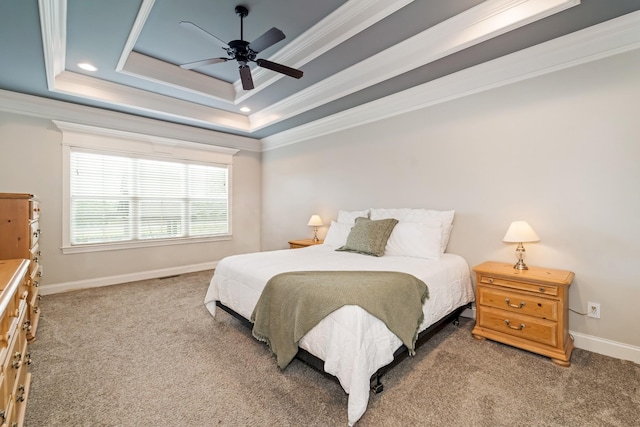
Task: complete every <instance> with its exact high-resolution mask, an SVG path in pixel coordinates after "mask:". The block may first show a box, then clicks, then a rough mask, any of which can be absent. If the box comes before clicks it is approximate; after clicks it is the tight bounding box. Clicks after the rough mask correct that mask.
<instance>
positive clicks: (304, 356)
mask: <svg viewBox="0 0 640 427" xmlns="http://www.w3.org/2000/svg"><path fill="white" fill-rule="evenodd" d="M216 306H217V307H220V308H221V309H222V310H224V311H226V312H227V313H229V314H230V315H231V316H233V317H235V318H236V319H238V320H239V321H240V323H242V324H243V325H244V326H246V327H247V328H249V329H250V330H251V329H253V323H251V322H250V321H249V320H247V319H245V318H244V317H243V316H242V315H240V314H238V313H237V312H235V311H234V310H233V309H231V308H229V307H227V306H226V305H224V304H222V303H221V302H220V301H216ZM467 308H471V303H468V304H465V305H463V306H461V307H458V308H456V309H455V310H453V311H452V312H451V313H449V314H448V315H446V316H445V317H443V318H442V319H440V320H438V321H436V322H435V323H433V324H432V325H431V326H429V327H428V328H427V329H425V330H424V331H422V332H420V333H419V334H418V339H417V340H416V345H415V348H416V350H417V349H418V348H419V347H421V346H422V345H423V344H424V343H426V342H427V341H429V339H430V338H431V337H433V336H434V335H435V334H436V333H438V332H439V331H440V330H441V329H442V328H444V327H445V326H446V325H447V324H449V323H453V324H454V325H458V324H459V323H460V321H459V317H460V314H462V312H463V311H464V310H465V309H467ZM408 355H409V350H408V349H407V347H406V346H405V345H402V346H400V347H399V348H398V349H397V350H396V351H395V352H394V353H393V360H392V361H391V362H390V363H389V364H388V365H385V366H383V367H382V368H380V369H378V370H377V371H376V372H375V373H374V374H373V375H371V378H370V380H369V381H370V385H371V391H373V392H374V393H376V394H377V393H381V392H382V391H383V390H384V385H383V384H382V382H381V379H382V376H383V375H384V374H386V373H387V372H388V371H389V370H390V369H391V368H393V367H394V366H396V365H397V364H398V363H400V362H401V361H403V360H404V359H405V358H406V357H407V356H408ZM295 358H296V359H298V360H300V361H302V362H304V363H306V364H307V365H309V366H311V367H312V368H314V369H316V370H318V371H319V372H321V373H322V374H324V375H326V376H328V377H330V378H332V379H334V380H337V378H336V377H334V376H333V375H331V374H329V373H327V372H325V370H324V361H323V360H322V359H319V358H318V357H316V356H314V355H313V354H311V353H309V352H308V351H307V350H305V349H303V348H299V349H298V353H297V354H296V357H295Z"/></svg>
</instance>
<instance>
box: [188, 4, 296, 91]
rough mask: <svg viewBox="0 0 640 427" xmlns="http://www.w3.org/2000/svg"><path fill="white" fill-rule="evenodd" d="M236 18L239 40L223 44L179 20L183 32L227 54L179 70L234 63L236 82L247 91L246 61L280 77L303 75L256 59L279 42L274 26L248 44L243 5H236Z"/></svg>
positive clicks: (249, 82) (249, 84)
mask: <svg viewBox="0 0 640 427" xmlns="http://www.w3.org/2000/svg"><path fill="white" fill-rule="evenodd" d="M235 11H236V15H238V16H239V17H240V40H231V41H230V42H228V43H225V42H224V41H222V40H221V39H219V38H218V37H216V36H214V35H213V34H211V33H209V32H208V31H206V30H204V29H203V28H201V27H199V26H197V25H196V24H194V23H193V22H189V21H180V25H181V26H183V27H184V28H185V29H187V30H189V31H192V32H195V33H198V34H200V35H201V36H204V37H206V38H208V39H209V40H211V41H213V42H214V43H215V44H217V45H218V46H220V47H222V49H224V50H225V51H226V52H227V55H228V57H227V58H209V59H205V60H201V61H195V62H189V63H186V64H181V65H180V68H184V69H187V70H191V69H193V68H197V67H200V66H204V65H211V64H217V63H220V62H226V61H229V60H234V59H235V60H236V61H238V64H239V67H238V69H239V72H240V81H241V82H242V88H243V89H244V90H251V89H253V88H254V86H253V79H252V76H251V69H250V68H249V65H248V64H247V63H248V62H255V63H256V64H257V65H258V66H259V67H263V68H266V69H269V70H272V71H275V72H277V73H280V74H284V75H286V76H289V77H293V78H296V79H299V78H301V77H302V75H303V73H302V71H300V70H296V69H295V68H291V67H287V66H286V65H282V64H277V63H275V62H271V61H268V60H266V59H261V58H257V55H258V53H259V52H261V51H263V50H265V49H267V48H269V47H271V46H273V45H274V44H276V43H278V42H279V41H282V40H284V38H285V35H284V33H283V32H282V31H281V30H279V29H278V28H276V27H273V28H271V29H270V30H267V31H266V32H265V33H264V34H262V35H261V36H260V37H258V38H257V39H255V40H254V41H252V42H251V43H249V42H247V41H246V40H244V18H245V17H246V16H247V15H249V9H247V8H246V7H245V6H241V5H238V6H236V9H235Z"/></svg>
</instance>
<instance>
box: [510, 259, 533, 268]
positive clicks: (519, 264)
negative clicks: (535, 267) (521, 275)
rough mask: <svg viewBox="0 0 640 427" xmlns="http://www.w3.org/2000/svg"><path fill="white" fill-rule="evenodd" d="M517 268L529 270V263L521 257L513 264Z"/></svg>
mask: <svg viewBox="0 0 640 427" xmlns="http://www.w3.org/2000/svg"><path fill="white" fill-rule="evenodd" d="M513 268H515V269H516V270H528V269H529V267H527V264H525V263H524V261H523V260H522V259H519V260H518V262H516V264H515V265H514V266H513Z"/></svg>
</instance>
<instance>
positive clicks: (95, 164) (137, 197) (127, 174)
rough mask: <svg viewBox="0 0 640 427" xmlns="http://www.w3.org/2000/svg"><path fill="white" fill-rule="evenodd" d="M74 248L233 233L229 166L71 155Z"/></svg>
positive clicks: (102, 155)
mask: <svg viewBox="0 0 640 427" xmlns="http://www.w3.org/2000/svg"><path fill="white" fill-rule="evenodd" d="M70 172H71V173H70V180H71V183H70V184H71V191H70V196H71V200H70V202H71V224H70V225H71V227H70V231H71V236H70V239H71V245H82V244H96V243H110V242H122V241H135V240H150V239H171V238H189V237H203V236H217V235H226V234H228V233H229V215H228V211H229V195H228V174H227V167H226V166H216V165H201V164H195V163H190V162H184V161H183V162H177V161H166V160H156V159H145V158H137V157H125V156H118V155H111V154H105V153H98V152H87V151H81V150H77V149H72V150H71V171H70Z"/></svg>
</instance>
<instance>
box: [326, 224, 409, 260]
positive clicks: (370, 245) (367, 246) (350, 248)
mask: <svg viewBox="0 0 640 427" xmlns="http://www.w3.org/2000/svg"><path fill="white" fill-rule="evenodd" d="M397 223H398V220H397V219H395V218H388V219H379V220H371V219H369V218H363V217H359V218H356V223H355V225H354V226H353V228H351V232H350V233H349V236H348V237H347V244H346V245H344V246H342V247H340V248H338V249H336V251H346V252H356V253H359V254H364V255H373V256H382V255H384V248H385V247H386V246H387V240H389V236H391V232H392V231H393V228H394V227H395V226H396V224H397Z"/></svg>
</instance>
